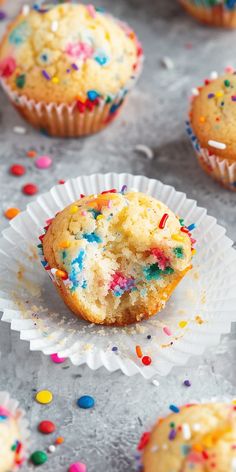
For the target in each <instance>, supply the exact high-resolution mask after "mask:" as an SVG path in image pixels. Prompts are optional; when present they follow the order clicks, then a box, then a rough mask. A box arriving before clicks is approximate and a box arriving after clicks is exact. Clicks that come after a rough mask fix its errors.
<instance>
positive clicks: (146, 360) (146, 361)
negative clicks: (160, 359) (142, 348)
mask: <svg viewBox="0 0 236 472" xmlns="http://www.w3.org/2000/svg"><path fill="white" fill-rule="evenodd" d="M142 363H143V364H144V365H150V364H151V363H152V359H151V357H149V356H143V358H142Z"/></svg>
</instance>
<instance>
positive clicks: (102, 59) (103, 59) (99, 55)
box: [94, 49, 109, 66]
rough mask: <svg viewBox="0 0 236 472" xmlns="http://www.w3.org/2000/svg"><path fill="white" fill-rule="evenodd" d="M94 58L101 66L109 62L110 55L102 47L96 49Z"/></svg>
mask: <svg viewBox="0 0 236 472" xmlns="http://www.w3.org/2000/svg"><path fill="white" fill-rule="evenodd" d="M94 59H95V61H97V62H98V64H100V66H105V65H106V64H107V63H108V62H109V57H108V56H107V54H106V53H105V52H104V51H102V49H99V50H98V51H96V56H95V57H94Z"/></svg>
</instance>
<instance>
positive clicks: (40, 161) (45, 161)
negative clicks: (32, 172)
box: [35, 156, 52, 169]
mask: <svg viewBox="0 0 236 472" xmlns="http://www.w3.org/2000/svg"><path fill="white" fill-rule="evenodd" d="M35 165H36V167H37V168H38V169H48V167H50V166H51V165H52V159H51V157H49V156H40V157H37V159H36V161H35Z"/></svg>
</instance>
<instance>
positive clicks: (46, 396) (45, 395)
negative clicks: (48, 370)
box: [35, 390, 53, 405]
mask: <svg viewBox="0 0 236 472" xmlns="http://www.w3.org/2000/svg"><path fill="white" fill-rule="evenodd" d="M52 399H53V394H52V392H50V390H40V391H39V392H38V393H37V394H36V396H35V400H36V401H37V402H38V403H42V405H47V404H48V403H51V401H52Z"/></svg>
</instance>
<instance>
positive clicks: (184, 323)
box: [179, 320, 188, 328]
mask: <svg viewBox="0 0 236 472" xmlns="http://www.w3.org/2000/svg"><path fill="white" fill-rule="evenodd" d="M187 324H188V322H187V321H184V320H183V321H180V322H179V327H180V328H185V326H187Z"/></svg>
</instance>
